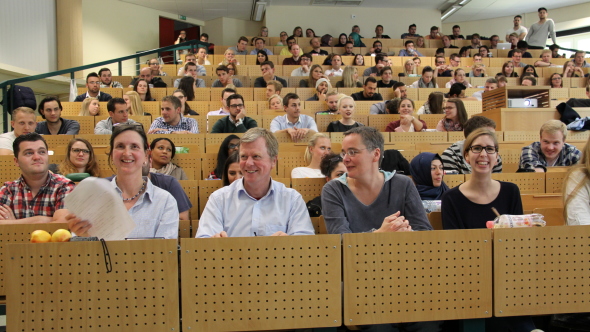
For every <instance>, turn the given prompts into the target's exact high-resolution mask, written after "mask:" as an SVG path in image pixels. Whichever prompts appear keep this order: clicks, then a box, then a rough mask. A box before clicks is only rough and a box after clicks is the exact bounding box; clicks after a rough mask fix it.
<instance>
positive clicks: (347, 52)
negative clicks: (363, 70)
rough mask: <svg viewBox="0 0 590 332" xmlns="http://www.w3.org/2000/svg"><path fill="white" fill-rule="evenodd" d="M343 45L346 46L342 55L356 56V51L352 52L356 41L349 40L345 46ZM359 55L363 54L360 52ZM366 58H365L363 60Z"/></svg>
mask: <svg viewBox="0 0 590 332" xmlns="http://www.w3.org/2000/svg"><path fill="white" fill-rule="evenodd" d="M343 35H345V34H344V33H343ZM342 47H344V53H342V54H341V55H342V56H356V54H354V52H352V51H353V50H354V43H353V42H351V41H347V42H346V43H345V44H344V46H342ZM359 55H360V56H361V57H362V56H363V55H362V54H359ZM364 59H365V58H363V60H364ZM355 60H356V57H355Z"/></svg>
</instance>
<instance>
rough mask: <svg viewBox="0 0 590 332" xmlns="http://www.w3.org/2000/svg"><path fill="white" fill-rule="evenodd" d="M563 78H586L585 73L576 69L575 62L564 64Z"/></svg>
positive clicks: (578, 68) (580, 69)
mask: <svg viewBox="0 0 590 332" xmlns="http://www.w3.org/2000/svg"><path fill="white" fill-rule="evenodd" d="M561 76H563V77H584V71H583V70H582V68H580V67H575V64H574V61H569V60H568V61H566V62H565V63H564V64H563V72H562V73H561Z"/></svg>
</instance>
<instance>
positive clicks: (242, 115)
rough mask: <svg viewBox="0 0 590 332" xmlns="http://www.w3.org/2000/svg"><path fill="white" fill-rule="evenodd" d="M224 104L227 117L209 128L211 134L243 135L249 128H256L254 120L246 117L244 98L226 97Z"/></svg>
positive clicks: (237, 96) (236, 95) (237, 95)
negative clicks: (225, 104)
mask: <svg viewBox="0 0 590 332" xmlns="http://www.w3.org/2000/svg"><path fill="white" fill-rule="evenodd" d="M226 103H227V107H228V109H229V115H228V116H225V117H223V118H221V119H219V120H217V122H215V124H214V125H213V128H211V131H210V132H211V133H213V134H221V133H231V134H233V133H245V132H246V131H247V130H248V129H250V128H254V127H258V124H257V123H256V120H254V119H252V118H251V117H249V116H246V104H245V103H244V97H242V96H241V95H239V94H233V95H231V96H229V97H227V100H226Z"/></svg>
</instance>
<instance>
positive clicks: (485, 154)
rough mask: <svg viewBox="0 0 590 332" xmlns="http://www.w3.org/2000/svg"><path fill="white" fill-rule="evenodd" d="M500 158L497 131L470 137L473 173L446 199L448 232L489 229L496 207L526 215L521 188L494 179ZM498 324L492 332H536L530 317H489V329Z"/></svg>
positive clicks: (467, 145)
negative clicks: (450, 230)
mask: <svg viewBox="0 0 590 332" xmlns="http://www.w3.org/2000/svg"><path fill="white" fill-rule="evenodd" d="M497 155H498V140H497V139H496V135H495V134H494V133H493V132H491V131H489V130H487V129H485V128H480V129H476V130H475V131H473V132H472V133H471V134H470V135H469V136H467V139H466V140H465V146H464V147H463V156H464V158H465V160H466V161H467V162H468V163H469V165H471V168H472V169H473V173H472V175H471V177H470V178H469V179H468V180H467V181H466V182H465V183H463V184H461V185H459V186H458V187H455V188H452V189H449V190H448V191H446V192H445V193H444V194H443V196H442V202H441V211H442V224H443V228H444V229H445V230H447V229H477V228H486V222H487V221H490V220H494V218H496V215H495V214H494V212H493V210H492V208H495V209H496V210H497V211H498V212H499V213H500V214H513V215H520V214H523V209H522V201H521V198H520V190H519V189H518V186H516V185H515V184H514V183H510V182H503V181H496V180H493V179H492V170H493V168H494V165H495V163H496V160H497ZM488 325H489V326H488ZM495 325H498V326H497V327H496V328H497V329H491V330H492V331H532V330H534V329H535V325H534V323H533V321H532V319H531V318H530V317H529V316H520V317H493V318H488V319H487V322H486V330H488V329H490V327H492V326H495ZM499 326H502V328H499Z"/></svg>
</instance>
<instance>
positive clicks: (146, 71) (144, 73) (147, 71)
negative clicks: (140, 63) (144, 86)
mask: <svg viewBox="0 0 590 332" xmlns="http://www.w3.org/2000/svg"><path fill="white" fill-rule="evenodd" d="M139 77H140V78H143V79H144V80H146V81H148V83H149V82H150V81H151V80H152V70H151V68H150V67H143V68H141V70H140V71H139Z"/></svg>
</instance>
